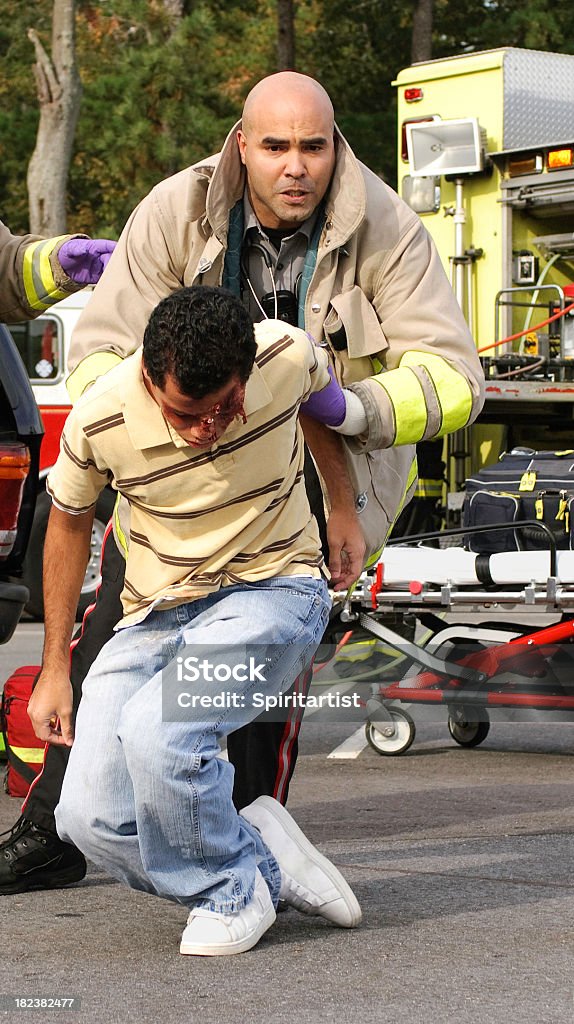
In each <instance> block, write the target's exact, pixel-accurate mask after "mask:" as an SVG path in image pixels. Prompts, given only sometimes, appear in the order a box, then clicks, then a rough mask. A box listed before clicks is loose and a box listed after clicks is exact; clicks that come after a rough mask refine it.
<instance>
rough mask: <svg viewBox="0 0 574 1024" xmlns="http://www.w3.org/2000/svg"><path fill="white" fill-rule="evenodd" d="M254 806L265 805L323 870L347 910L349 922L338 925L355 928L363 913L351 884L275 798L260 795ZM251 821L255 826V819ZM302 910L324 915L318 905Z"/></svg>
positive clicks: (246, 816) (320, 915)
mask: <svg viewBox="0 0 574 1024" xmlns="http://www.w3.org/2000/svg"><path fill="white" fill-rule="evenodd" d="M256 806H258V807H265V809H266V811H267V812H268V813H269V814H270V815H271V816H272V817H273V818H275V820H276V821H277V822H279V824H280V825H281V828H282V829H283V830H284V832H286V833H287V835H288V836H289V837H290V838H291V839H292V840H293V842H294V843H296V845H297V846H298V847H299V849H300V850H302V851H303V853H305V855H306V856H307V857H308V858H309V860H310V861H312V862H313V864H316V866H317V867H319V868H321V870H322V871H324V873H325V874H326V876H327V878H328V879H329V881H330V882H332V884H333V885H334V887H335V888H336V889H337V890H338V891H339V894H340V896H341V899H342V900H343V902H344V904H345V906H346V908H347V910H348V911H349V923H348V924H339V927H340V928H356V927H357V925H359V924H360V923H361V920H362V917H363V913H362V911H361V908H360V906H359V902H358V900H357V897H356V896H355V894H354V892H353V890H352V889H351V886H350V885H349V884H348V883H347V882H346V881H345V879H344V878H343V876H342V874H341V872H340V871H339V869H338V868H336V867H335V865H334V864H333V863H332V861H330V860H329V859H328V858H327V857H324V856H323V854H322V853H319V851H318V850H317V848H316V847H315V846H313V844H312V843H311V842H310V840H309V839H307V836H306V835H305V833H304V832H302V831H301V829H300V828H299V826H298V824H297V822H296V821H294V820H293V818H292V817H291V815H290V814H289V811H286V810H285V808H284V807H283V805H282V804H280V803H278V802H277V800H274V799H273V797H270V796H260V797H259V798H258V800H257V803H256ZM245 810H249V808H245ZM245 810H242V811H241V812H240V813H241V814H242V815H243V816H244V817H245V818H247V820H248V821H251V819H250V817H249V814H245ZM251 823H252V824H253V825H254V826H255V827H256V828H257V822H256V821H253V822H251ZM271 852H273V851H271ZM297 909H300V908H297ZM302 912H303V913H307V914H309V916H311V917H325V915H324V914H321V908H320V907H318V908H315V907H310V908H309V910H303V911H302ZM326 920H327V921H329V920H330V918H328V917H327V918H326ZM331 923H332V924H335V923H337V924H338V922H334V921H331Z"/></svg>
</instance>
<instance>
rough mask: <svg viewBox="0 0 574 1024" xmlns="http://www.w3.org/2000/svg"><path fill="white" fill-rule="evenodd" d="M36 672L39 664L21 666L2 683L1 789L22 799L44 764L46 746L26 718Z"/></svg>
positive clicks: (37, 672)
mask: <svg viewBox="0 0 574 1024" xmlns="http://www.w3.org/2000/svg"><path fill="white" fill-rule="evenodd" d="M39 672H40V667H39V665H24V666H23V667H22V668H17V669H16V671H15V672H13V673H12V675H11V676H10V678H9V679H7V680H6V682H5V683H4V692H3V694H2V712H1V715H2V734H3V736H4V743H5V746H6V756H7V759H8V767H7V769H6V779H5V783H4V787H5V789H6V792H7V793H8V794H9V796H22V797H23V796H26V794H27V792H28V789H29V787H30V783H31V782H33V781H34V779H35V778H36V776H37V775H38V774H39V772H40V771H41V770H42V765H43V763H44V750H45V747H46V744H45V743H44V741H43V740H39V739H38V737H37V736H36V734H35V733H34V730H33V728H32V723H31V721H30V719H29V718H28V701H29V699H30V695H31V693H32V686H33V684H34V681H35V680H36V678H37V676H38V675H39Z"/></svg>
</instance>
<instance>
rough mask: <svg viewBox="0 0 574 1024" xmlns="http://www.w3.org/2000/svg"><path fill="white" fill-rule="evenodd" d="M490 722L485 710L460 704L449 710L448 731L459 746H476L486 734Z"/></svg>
mask: <svg viewBox="0 0 574 1024" xmlns="http://www.w3.org/2000/svg"><path fill="white" fill-rule="evenodd" d="M489 729H490V722H489V720H488V716H487V714H486V712H485V711H482V710H480V709H479V708H476V707H469V706H465V705H464V704H462V705H461V706H460V707H457V708H454V709H453V710H452V711H450V713H449V716H448V731H449V732H450V734H451V736H452V738H453V740H454V741H455V743H458V745H459V746H460V747H478V745H479V743H482V741H483V740H485V739H486V737H487V736H488V730H489Z"/></svg>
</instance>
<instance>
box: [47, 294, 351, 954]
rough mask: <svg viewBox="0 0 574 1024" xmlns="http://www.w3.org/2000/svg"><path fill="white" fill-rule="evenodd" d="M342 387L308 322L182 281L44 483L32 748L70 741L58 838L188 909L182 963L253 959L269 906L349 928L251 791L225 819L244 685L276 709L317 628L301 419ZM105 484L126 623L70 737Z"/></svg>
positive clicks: (323, 605)
mask: <svg viewBox="0 0 574 1024" xmlns="http://www.w3.org/2000/svg"><path fill="white" fill-rule="evenodd" d="M334 388H335V389H337V390H338V391H339V392H340V389H339V386H338V384H336V382H335V381H334V380H333V378H332V376H331V375H330V374H329V371H328V360H327V356H326V354H325V352H324V351H323V350H321V349H319V348H317V347H315V346H314V345H313V343H312V342H311V341H310V340H309V338H308V337H307V335H306V334H305V333H304V332H303V331H300V330H299V329H297V328H294V327H290V326H287V325H285V324H284V323H282V322H280V321H271V320H270V321H265V322H263V323H261V324H257V326H256V327H255V328H253V325H252V323H251V320H250V318H249V315H248V313H247V311H246V310H245V309H244V307H243V306H242V304H241V303H240V302H239V300H237V299H236V298H234V296H232V295H230V294H229V293H227V292H225V291H224V290H222V289H214V288H207V287H199V288H184V289H181V290H180V291H177V292H174V293H173V294H172V295H170V296H169V297H167V298H166V299H164V300H163V301H162V302H160V304H159V305H158V306H157V307H156V309H155V310H154V311H153V312H152V314H151V317H150V320H149V323H148V326H147V328H146V331H145V335H144V339H143V347H142V348H141V349H139V350H138V351H137V352H135V353H134V354H133V355H132V356H130V357H129V358H127V359H125V360H124V361H123V362H122V363H121V364H120V365H118V366H117V367H115V368H114V369H113V370H111V371H109V372H108V373H107V374H105V376H103V377H100V378H99V380H97V381H96V382H95V384H93V385H92V387H91V388H90V389H89V391H88V392H86V394H85V395H83V396H82V398H81V399H80V400H79V401H78V402H77V404H76V405H75V407H74V409H73V410H72V412H71V413H70V416H69V418H68V420H67V422H66V425H65V428H64V432H63V435H62V443H61V451H60V455H59V458H58V461H57V463H56V465H55V467H54V469H53V470H52V472H51V473H50V476H49V479H48V484H47V487H48V491H49V493H50V495H51V497H52V502H53V507H52V511H51V517H50V523H49V527H48V533H47V538H46V545H45V551H44V587H45V606H46V613H45V618H46V639H45V646H44V656H43V666H42V673H41V675H40V678H39V680H38V683H37V685H36V688H35V690H34V693H33V695H32V698H31V701H30V705H29V713H30V717H31V719H32V722H33V724H34V728H35V730H36V732H37V734H38V736H39V737H41V738H42V739H45V740H47V741H48V742H52V743H59V744H66V745H67V746H70V747H71V748H72V749H71V753H70V760H69V764H68V768H67V772H66V776H65V781H64V786H63V790H62V795H61V800H60V803H59V805H58V808H57V812H56V822H57V827H58V832H59V835H60V836H61V838H62V839H64V840H66V841H69V842H72V843H74V844H75V845H76V846H77V847H78V848H79V849H80V850H82V852H83V853H84V854H85V855H86V856H87V857H88V858H90V860H92V861H93V862H94V863H96V864H97V865H99V866H100V867H102V868H104V869H105V870H106V871H108V872H109V873H110V874H112V875H113V876H115V877H116V878H118V879H120V880H122V881H123V882H125V883H127V884H128V885H130V886H131V887H133V888H134V889H139V890H141V891H144V892H148V893H153V894H155V895H157V896H160V897H163V898H164V899H168V900H172V901H175V902H177V903H180V904H182V905H183V906H184V907H186V908H187V909H188V910H189V917H188V919H187V925H186V927H185V929H184V931H183V936H182V939H181V946H180V950H181V952H182V953H184V954H192V955H199V956H215V955H225V954H233V953H241V952H243V951H245V950H248V949H251V948H252V947H253V946H254V945H255V944H256V943H257V942H258V941H259V939H260V938H261V936H262V935H263V934H264V933H265V932H266V931H267V929H268V928H270V926H271V925H272V924H273V922H274V921H275V909H276V906H277V902H278V900H279V899H281V900H285V901H286V902H287V903H288V904H290V905H292V906H294V907H296V908H297V909H298V910H300V911H301V912H303V913H306V914H312V915H320V916H321V917H323V918H325V919H327V920H328V921H330V922H331V923H333V924H335V925H338V926H341V927H345V928H352V927H355V926H356V925H358V924H359V922H360V920H361V911H360V908H359V904H358V902H357V900H356V898H355V896H354V894H353V892H352V891H351V889H350V887H349V886H348V884H347V883H346V881H345V880H344V878H343V877H342V875H341V873H340V872H339V871H338V869H337V868H336V867H335V866H334V865H333V864H332V863H331V862H330V861H328V860H327V859H326V858H325V857H324V856H323V855H322V854H320V853H319V851H318V850H316V849H315V848H314V847H313V846H312V844H311V843H310V841H309V840H308V839H307V838H306V837H305V836H304V834H303V833H302V832H301V830H300V829H299V827H298V826H297V825H296V823H295V822H294V820H293V819H292V817H291V816H290V814H289V813H288V812H287V811H286V810H285V808H284V807H282V806H281V805H280V804H279V803H278V802H277V801H275V800H274V799H273V798H272V797H269V796H262V797H259V798H258V799H257V800H255V801H254V803H252V804H251V805H250V806H248V807H245V808H244V809H243V810H242V811H241V812H240V813H238V812H237V811H236V809H235V807H234V805H233V801H232V787H233V768H232V766H231V765H230V764H228V763H227V762H226V761H225V760H223V759H222V758H221V757H220V756H218V755H219V754H220V749H221V748H220V742H221V741H222V740H224V738H225V737H226V736H227V735H228V734H229V733H230V732H232V731H234V730H236V729H238V728H240V727H242V726H243V725H245V724H246V723H247V722H249V721H251V720H253V719H254V718H256V717H257V715H258V714H259V713H260V709H259V705H258V704H257V703H256V702H254V701H253V699H252V697H253V693H254V692H255V691H256V692H257V693H259V694H260V693H262V692H263V693H264V694H266V695H268V696H269V697H278V696H280V695H281V694H283V693H285V692H286V691H287V690H289V688H290V687H291V686H292V684H293V682H294V681H295V679H296V678H297V677H298V676H299V675H300V674H301V673H302V672H304V671H305V670H306V669H308V666H309V664H310V663H311V659H312V657H313V654H314V652H315V650H316V648H317V646H318V645H319V643H320V641H321V637H322V635H323V631H324V629H325V626H326V623H327V620H328V616H329V610H330V604H331V602H330V598H329V592H328V588H327V575H328V573H327V570H326V568H325V566H324V564H323V558H322V554H321V548H320V541H319V534H318V528H317V524H316V521H315V519H314V517H313V516H312V514H311V512H310V509H309V504H308V501H307V495H306V492H305V483H304V477H303V460H304V443H303V436H302V430H301V426H300V423H299V419H298V413H299V409H300V406H301V405H302V403H305V402H306V401H307V400H309V399H310V396H312V395H313V396H314V397H315V396H318V395H320V394H322V393H327V392H332V391H333V389H334ZM344 394H345V393H344V392H343V395H344ZM339 398H340V396H339ZM319 404H320V403H319ZM327 404H329V403H327ZM303 411H304V410H303ZM319 418H320V417H319ZM325 419H327V417H325ZM327 421H328V420H327ZM313 433H314V436H315V435H318V436H319V437H320V443H317V442H315V443H316V447H317V450H316V451H315V450H314V453H313V454H314V455H315V458H316V461H317V464H318V467H319V470H320V471H321V473H322V475H323V477H324V480H325V484H326V488H327V490H328V492H329V495H328V496H329V507H330V515H329V522H328V541H329V551H330V556H329V571H330V574H331V586H332V587H333V588H334V589H336V590H344V589H346V588H347V587H349V586H350V585H351V584H352V583H353V582H354V581H355V580H356V579H357V578H358V577H359V575H360V573H361V569H362V565H363V557H364V551H365V545H364V540H363V535H362V532H361V529H360V526H359V523H358V519H357V516H356V513H355V503H354V495H353V490H352V487H351V484H350V482H349V479H348V475H347V471H346V468H345V465H346V464H345V458H344V454H343V443H342V441H341V438H340V437H338V436H337V434H336V433H333V432H332V431H331V430H329V429H327V427H324V426H322V425H318V430H315V431H314V432H313ZM108 483H111V485H112V486H113V487H114V488H115V489H116V490H117V491H119V492H120V494H121V495H122V500H125V501H126V502H127V503H128V505H129V531H128V528H127V519H126V520H125V521H124V527H123V529H121V523H120V519H119V517H116V519H118V533H119V534H120V535H121V536H122V538H123V539H124V542H125V540H126V538H125V534H126V533H128V537H127V565H126V576H125V585H124V590H123V593H122V605H123V618H122V619H121V620H120V622H119V623H118V625H117V627H116V631H115V634H114V636H113V638H112V639H111V640H110V641H109V642H108V643H107V644H106V645H105V647H104V648H103V649H102V651H101V652H100V654H99V656H98V657H97V659H96V661H95V662H94V664H93V666H92V668H91V670H90V672H89V674H88V676H87V678H86V681H85V683H84V689H83V695H82V700H81V704H80V708H79V711H78V715H77V720H76V724H75V731H74V726H73V722H72V695H71V687H70V682H69V675H68V669H69V641H70V635H71V632H72V628H73V623H74V612H75V608H76V604H77V599H78V595H79V592H80V588H81V583H82V580H83V577H84V571H85V566H86V562H87V556H88V551H89V544H90V536H91V525H92V519H93V514H94V506H95V503H96V500H97V498H98V495H99V494H100V492H101V490H102V489H103V488H104V487H105V486H106V485H107V484H108ZM120 505H121V502H120ZM190 659H191V660H190ZM190 663H191V664H193V666H194V681H193V683H192V684H191V685H190V684H189V682H186V683H185V696H186V699H185V700H181V699H179V698H180V697H181V694H180V693H179V691H178V686H180V684H181V685H183V684H182V683H181V680H182V667H185V665H186V664H190ZM198 668H199V671H197V669H198ZM218 679H219V680H225V683H222V682H217V680H218ZM190 694H192V695H193V696H194V698H195V699H194V700H191V699H189V695H190ZM225 694H226V695H227V696H225ZM216 695H219V698H220V699H218V700H216V699H215V696H216ZM96 753H97V756H95V754H96Z"/></svg>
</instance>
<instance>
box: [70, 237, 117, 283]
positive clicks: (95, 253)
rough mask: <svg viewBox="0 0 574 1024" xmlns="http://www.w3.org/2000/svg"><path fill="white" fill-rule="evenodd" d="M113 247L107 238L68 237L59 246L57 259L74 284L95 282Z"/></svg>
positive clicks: (102, 270) (101, 272) (100, 274)
mask: <svg viewBox="0 0 574 1024" xmlns="http://www.w3.org/2000/svg"><path fill="white" fill-rule="evenodd" d="M115 247H116V243H115V242H111V241H110V240H109V239H108V238H70V239H68V241H67V242H64V244H63V245H61V246H60V248H59V250H58V259H59V261H60V266H61V268H62V270H63V271H64V273H66V274H67V275H68V277H70V278H71V279H72V281H75V283H76V284H97V283H98V281H99V280H100V277H101V276H102V274H103V272H104V268H105V267H106V264H107V262H108V260H109V258H110V256H111V255H112V253H113V251H114V249H115Z"/></svg>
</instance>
